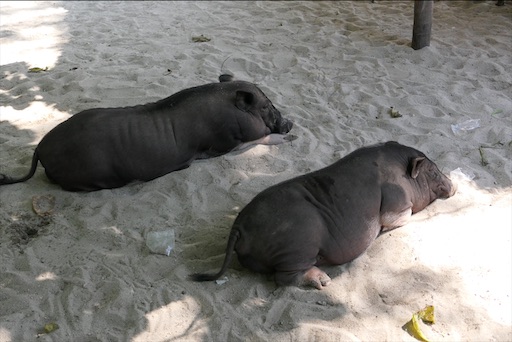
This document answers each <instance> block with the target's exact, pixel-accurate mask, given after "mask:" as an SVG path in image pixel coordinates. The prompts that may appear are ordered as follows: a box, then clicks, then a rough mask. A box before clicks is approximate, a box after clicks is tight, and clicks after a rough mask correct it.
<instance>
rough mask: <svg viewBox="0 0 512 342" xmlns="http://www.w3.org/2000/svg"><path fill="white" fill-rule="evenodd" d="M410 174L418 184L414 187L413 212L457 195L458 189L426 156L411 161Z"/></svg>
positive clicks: (412, 158)
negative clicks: (437, 200)
mask: <svg viewBox="0 0 512 342" xmlns="http://www.w3.org/2000/svg"><path fill="white" fill-rule="evenodd" d="M407 171H408V174H409V176H410V177H411V178H412V180H413V182H414V183H415V184H416V186H415V187H413V189H414V190H413V191H415V192H417V193H416V194H414V195H415V196H413V198H415V199H416V200H415V202H416V203H413V209H412V211H413V212H417V211H420V210H422V209H423V208H425V207H426V206H427V205H429V204H430V203H432V202H433V201H435V200H436V199H438V198H443V199H444V198H448V197H451V196H453V195H454V194H455V191H456V188H455V186H454V185H453V184H452V182H451V180H450V179H449V178H448V177H446V176H445V175H444V174H443V173H442V172H441V171H440V170H439V168H438V167H437V165H436V164H435V163H434V162H433V161H431V160H430V159H428V158H427V157H425V156H417V157H411V158H410V159H409V166H408V170H407Z"/></svg>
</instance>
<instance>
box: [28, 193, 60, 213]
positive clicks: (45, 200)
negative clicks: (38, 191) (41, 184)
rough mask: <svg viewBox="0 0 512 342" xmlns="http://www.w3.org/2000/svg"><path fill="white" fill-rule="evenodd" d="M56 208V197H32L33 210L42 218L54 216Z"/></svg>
mask: <svg viewBox="0 0 512 342" xmlns="http://www.w3.org/2000/svg"><path fill="white" fill-rule="evenodd" d="M54 207H55V197H53V196H52V195H44V196H34V197H32V208H33V209H34V211H35V213H36V214H37V215H39V216H41V217H48V216H50V215H51V214H53V208H54Z"/></svg>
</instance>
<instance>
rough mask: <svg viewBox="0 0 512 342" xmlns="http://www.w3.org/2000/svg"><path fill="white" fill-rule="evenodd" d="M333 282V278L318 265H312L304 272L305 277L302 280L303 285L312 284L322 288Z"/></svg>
mask: <svg viewBox="0 0 512 342" xmlns="http://www.w3.org/2000/svg"><path fill="white" fill-rule="evenodd" d="M330 283H331V278H329V276H328V275H327V274H326V273H325V272H324V271H322V270H321V269H319V268H318V267H315V266H313V267H311V268H310V269H309V270H307V271H306V273H304V277H303V280H302V285H310V286H314V287H316V288H317V289H319V290H321V289H322V288H323V287H324V286H327V285H329V284H330Z"/></svg>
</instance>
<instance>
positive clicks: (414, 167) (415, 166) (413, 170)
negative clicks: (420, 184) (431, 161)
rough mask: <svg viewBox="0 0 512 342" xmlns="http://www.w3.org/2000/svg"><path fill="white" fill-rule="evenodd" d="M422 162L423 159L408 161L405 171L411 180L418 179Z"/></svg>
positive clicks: (417, 158)
mask: <svg viewBox="0 0 512 342" xmlns="http://www.w3.org/2000/svg"><path fill="white" fill-rule="evenodd" d="M424 160H425V157H414V158H410V159H409V166H408V167H407V169H408V172H409V175H410V176H411V177H412V179H416V177H418V175H419V173H420V169H421V165H422V164H423V161H424Z"/></svg>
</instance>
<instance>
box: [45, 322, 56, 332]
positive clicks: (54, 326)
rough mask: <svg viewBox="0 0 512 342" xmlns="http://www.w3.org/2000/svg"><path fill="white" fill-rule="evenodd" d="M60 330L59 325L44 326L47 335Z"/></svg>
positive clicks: (49, 324)
mask: <svg viewBox="0 0 512 342" xmlns="http://www.w3.org/2000/svg"><path fill="white" fill-rule="evenodd" d="M57 329H59V326H58V324H57V323H48V324H45V325H44V332H45V333H46V334H49V333H51V332H54V331H55V330H57Z"/></svg>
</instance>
